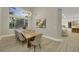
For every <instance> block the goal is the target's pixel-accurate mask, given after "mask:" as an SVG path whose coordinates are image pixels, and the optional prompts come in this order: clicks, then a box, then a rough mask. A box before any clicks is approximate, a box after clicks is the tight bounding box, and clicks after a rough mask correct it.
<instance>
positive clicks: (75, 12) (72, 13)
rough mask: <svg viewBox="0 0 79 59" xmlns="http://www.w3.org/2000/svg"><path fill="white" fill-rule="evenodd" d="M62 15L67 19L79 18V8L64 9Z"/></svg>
mask: <svg viewBox="0 0 79 59" xmlns="http://www.w3.org/2000/svg"><path fill="white" fill-rule="evenodd" d="M62 13H63V14H64V15H65V16H67V17H79V7H64V8H62Z"/></svg>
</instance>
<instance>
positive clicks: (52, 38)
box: [0, 34, 62, 41]
mask: <svg viewBox="0 0 79 59" xmlns="http://www.w3.org/2000/svg"><path fill="white" fill-rule="evenodd" d="M9 36H14V34H8V35H1V36H0V40H1V38H3V37H9ZM43 37H45V38H48V39H51V40H55V41H62V40H61V39H56V38H54V37H50V36H47V35H43Z"/></svg>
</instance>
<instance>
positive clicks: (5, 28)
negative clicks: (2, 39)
mask: <svg viewBox="0 0 79 59" xmlns="http://www.w3.org/2000/svg"><path fill="white" fill-rule="evenodd" d="M9 20H10V19H9V8H8V7H3V8H2V35H6V34H13V30H10V29H9Z"/></svg>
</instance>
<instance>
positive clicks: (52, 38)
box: [43, 35, 62, 41]
mask: <svg viewBox="0 0 79 59" xmlns="http://www.w3.org/2000/svg"><path fill="white" fill-rule="evenodd" d="M43 37H45V38H48V39H51V40H55V41H62V40H61V39H56V38H54V37H50V36H47V35H43Z"/></svg>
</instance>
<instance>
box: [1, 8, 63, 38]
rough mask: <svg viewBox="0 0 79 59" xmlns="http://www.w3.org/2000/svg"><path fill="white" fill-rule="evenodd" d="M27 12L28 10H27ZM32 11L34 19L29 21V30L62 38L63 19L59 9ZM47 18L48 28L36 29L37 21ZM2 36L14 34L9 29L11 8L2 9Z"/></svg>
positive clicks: (34, 9)
mask: <svg viewBox="0 0 79 59" xmlns="http://www.w3.org/2000/svg"><path fill="white" fill-rule="evenodd" d="M25 9H26V10H27V9H28V8H25ZM28 10H31V11H32V18H30V19H29V21H28V23H29V24H28V25H29V28H31V29H34V30H36V31H38V32H41V33H43V34H45V35H47V36H50V37H55V38H59V37H60V36H61V20H62V19H61V18H62V13H61V10H60V9H58V8H52V7H51V8H49V7H46V8H44V7H43V8H42V7H39V8H37V7H36V8H30V9H28ZM40 18H46V28H44V29H40V28H36V20H37V19H40ZM1 23H2V31H1V32H2V35H6V34H13V33H14V32H13V30H10V29H9V8H6V7H5V8H2V21H1Z"/></svg>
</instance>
